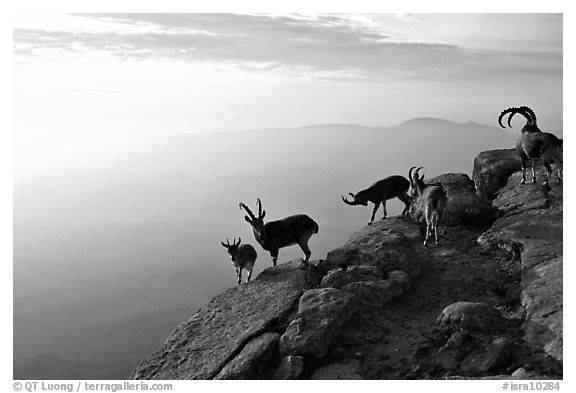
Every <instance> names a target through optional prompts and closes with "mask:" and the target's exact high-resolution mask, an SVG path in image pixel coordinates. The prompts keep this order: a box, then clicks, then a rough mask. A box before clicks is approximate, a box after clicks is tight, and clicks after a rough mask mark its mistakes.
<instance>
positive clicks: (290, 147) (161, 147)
mask: <svg viewBox="0 0 576 393" xmlns="http://www.w3.org/2000/svg"><path fill="white" fill-rule="evenodd" d="M464 136H465V138H463V137H464ZM516 138H517V136H515V135H512V134H509V133H507V132H506V131H504V130H502V129H500V128H497V127H490V126H485V125H480V124H476V123H473V122H468V123H456V122H452V121H448V120H442V119H435V118H416V119H412V120H408V121H406V122H404V123H402V124H400V125H396V126H391V127H366V126H362V125H351V124H327V125H326V124H319V125H311V126H306V127H298V128H276V129H268V130H252V131H236V132H222V133H215V134H211V135H193V134H178V135H174V136H166V137H159V138H155V139H154V140H153V141H151V143H150V144H149V145H148V146H147V147H146V148H145V149H144V150H142V151H140V152H139V153H138V155H137V157H133V158H131V159H127V160H124V165H125V166H127V167H134V168H140V169H141V168H146V169H151V170H171V171H179V172H181V171H185V172H186V173H188V174H193V175H197V176H202V175H203V174H204V173H206V172H209V173H210V175H211V176H214V175H223V174H227V173H233V172H242V171H251V170H255V169H259V168H262V167H269V166H273V165H293V164H297V165H305V166H306V165H312V166H324V167H331V168H338V167H347V166H349V165H353V166H354V167H355V168H357V169H363V170H366V169H368V170H369V169H371V168H374V167H382V166H385V167H388V168H390V169H389V170H388V171H386V172H390V171H392V172H400V173H404V172H405V169H406V166H410V165H421V166H425V167H427V168H428V169H429V170H432V171H434V172H446V171H462V172H465V171H467V170H469V165H468V162H469V157H470V156H473V155H474V154H475V153H476V152H477V151H479V150H491V149H498V148H510V147H513V146H514V144H515V141H516ZM339 153H343V155H341V154H339ZM408 156H412V157H413V159H412V161H411V162H414V164H410V163H406V162H405V161H406V159H407V158H408ZM446 157H451V163H450V164H449V165H442V164H441V161H445V158H446ZM440 158H441V159H440Z"/></svg>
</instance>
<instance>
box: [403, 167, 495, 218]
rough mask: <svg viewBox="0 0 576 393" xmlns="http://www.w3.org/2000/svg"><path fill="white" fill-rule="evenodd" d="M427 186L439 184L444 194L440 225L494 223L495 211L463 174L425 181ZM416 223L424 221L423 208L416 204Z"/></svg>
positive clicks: (472, 182)
mask: <svg viewBox="0 0 576 393" xmlns="http://www.w3.org/2000/svg"><path fill="white" fill-rule="evenodd" d="M425 183H427V184H441V185H442V188H443V189H444V191H445V192H446V210H445V212H444V215H443V217H442V223H443V224H444V225H447V226H455V225H470V226H486V225H488V224H490V223H492V221H494V219H495V217H494V213H495V210H494V208H493V207H491V206H490V204H489V203H487V201H486V200H484V199H482V198H481V197H480V196H479V195H477V194H476V188H475V185H474V181H472V179H470V177H468V175H466V174H464V173H447V174H444V175H440V176H436V177H434V178H431V179H429V180H426V181H425ZM416 207H417V209H416V213H414V216H415V217H417V218H418V219H417V220H418V221H422V222H424V221H425V216H424V206H423V205H422V204H421V203H420V204H416Z"/></svg>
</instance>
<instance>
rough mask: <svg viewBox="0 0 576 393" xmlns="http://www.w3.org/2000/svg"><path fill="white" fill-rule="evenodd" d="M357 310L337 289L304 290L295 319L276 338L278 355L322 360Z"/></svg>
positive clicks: (351, 300)
mask: <svg viewBox="0 0 576 393" xmlns="http://www.w3.org/2000/svg"><path fill="white" fill-rule="evenodd" d="M357 308H358V305H357V302H356V300H355V299H354V297H353V296H352V295H350V294H348V293H346V292H343V291H340V290H338V289H334V288H320V289H310V290H308V291H306V292H305V293H304V295H302V297H301V298H300V304H299V306H298V313H297V315H296V318H295V319H294V320H292V322H290V325H288V328H287V329H286V332H285V333H284V334H283V335H282V336H281V337H280V343H279V349H280V353H281V354H282V355H300V356H313V357H316V358H322V357H323V356H324V355H325V354H326V351H327V350H328V348H329V346H330V344H331V343H332V341H333V340H334V339H335V338H336V337H337V336H338V335H339V333H340V327H341V326H342V325H343V324H344V323H345V322H346V321H348V319H350V317H351V316H352V314H354V312H355V311H356V310H357Z"/></svg>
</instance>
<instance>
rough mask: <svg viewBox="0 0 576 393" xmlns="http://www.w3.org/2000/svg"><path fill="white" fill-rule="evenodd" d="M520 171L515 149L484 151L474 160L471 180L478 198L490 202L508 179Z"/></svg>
mask: <svg viewBox="0 0 576 393" xmlns="http://www.w3.org/2000/svg"><path fill="white" fill-rule="evenodd" d="M520 169H521V165H520V159H519V158H518V155H517V154H516V149H504V150H490V151H484V152H482V153H480V154H478V156H476V158H475V159H474V170H473V172H472V178H473V179H474V183H475V184H476V189H477V190H478V194H479V195H480V197H482V198H484V199H486V200H489V201H491V200H492V199H494V198H495V197H496V193H497V191H498V190H499V189H500V188H502V187H503V186H504V185H505V184H506V182H507V181H508V177H510V175H511V174H513V173H514V172H517V171H519V170H520Z"/></svg>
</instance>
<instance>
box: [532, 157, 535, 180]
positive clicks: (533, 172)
mask: <svg viewBox="0 0 576 393" xmlns="http://www.w3.org/2000/svg"><path fill="white" fill-rule="evenodd" d="M532 183H536V160H532Z"/></svg>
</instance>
